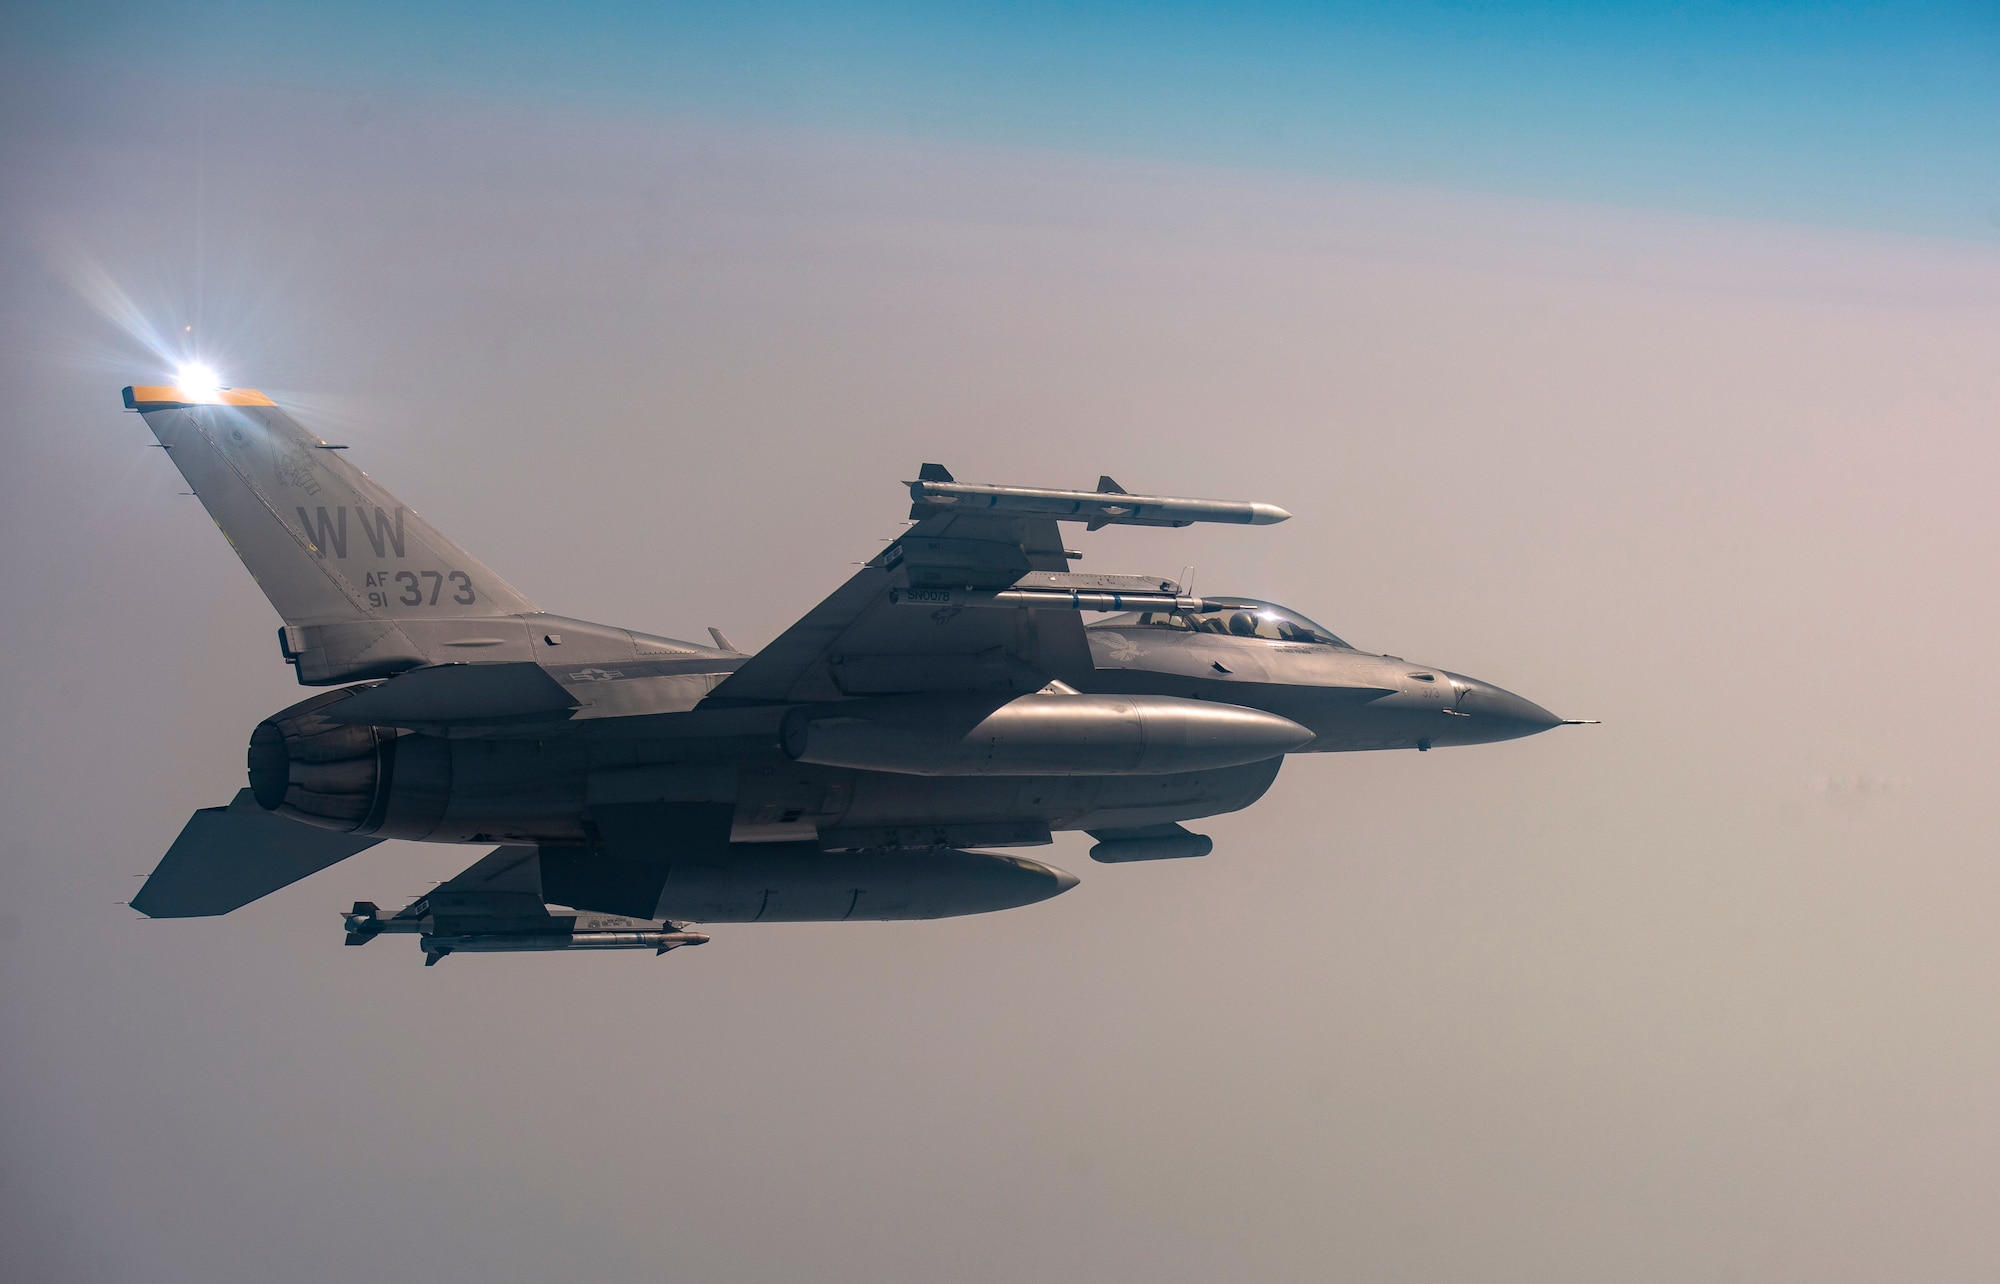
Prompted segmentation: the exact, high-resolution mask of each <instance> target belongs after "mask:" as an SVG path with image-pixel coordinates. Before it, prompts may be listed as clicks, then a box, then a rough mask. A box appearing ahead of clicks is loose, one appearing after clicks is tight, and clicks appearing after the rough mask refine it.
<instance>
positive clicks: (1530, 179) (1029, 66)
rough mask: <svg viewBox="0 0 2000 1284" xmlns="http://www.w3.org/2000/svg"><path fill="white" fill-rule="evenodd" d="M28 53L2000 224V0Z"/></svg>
mask: <svg viewBox="0 0 2000 1284" xmlns="http://www.w3.org/2000/svg"><path fill="white" fill-rule="evenodd" d="M0 21H4V26H0V31H7V32H8V33H9V34H8V38H7V43H8V44H9V45H10V46H11V47H12V48H13V49H14V50H15V56H16V57H17V58H23V59H32V60H33V61H34V62H35V63H36V64H37V65H39V66H41V67H43V68H48V67H55V68H58V69H63V68H68V69H73V70H80V69H86V68H88V69H92V70H95V71H98V72H102V71H105V70H107V69H131V70H133V71H135V72H141V73H143V74H149V75H154V76H160V75H166V76H177V75H185V76H186V77H187V78H188V79H190V80H191V81H197V82H199V81H218V80H219V81H236V82H254V83H264V84H280V85H301V86H308V87H316V88H331V89H343V90H359V91H366V92H409V93H419V94H446V95H475V96H491V97H495V98H502V99H507V100H517V101H518V100H523V99H526V100H530V101H532V100H535V99H547V100H551V101H561V102H565V103H571V104H575V103H584V104H597V105H604V106H609V107H616V108H622V109H627V110H638V111H644V112H657V113H663V114H671V115H683V116H688V115H691V116H697V117H702V118H707V119H721V120H736V121H753V122H758V123H764V124H775V125H804V126H810V127H822V128H835V129H855V130H868V131H884V132H890V133H904V134H916V135H923V136H930V137H939V138H947V139H951V138H960V139H967V140H975V141H981V142H992V143H1003V144H1016V145H1025V146H1036V147H1053V148H1059V149H1071V150H1080V151H1088V152H1103V153H1111V154H1120V155H1133V156H1145V157H1156V158H1162V159H1174V160H1185V161H1192V162H1197V163H1206V164H1222V165H1231V166H1244V167H1252V168H1270V169H1279V170H1291V171H1299V172H1307V173H1316V174H1327V175H1336V176H1344V177H1355V178H1367V179H1378V180H1389V181H1409V182H1418V183H1426V184H1435V185H1439V186H1444V187H1452V188H1464V189H1472V190H1483V191H1500V192H1510V193H1516V194H1525V195H1535V196H1549V197H1557V198H1572V199H1581V200H1589V201H1603V202H1609V203H1614V204H1622V205H1635V206H1642V207H1656V208H1665V209H1676V210H1687V211H1695V212H1701V213H1713V214H1722V215H1735V216H1745V217H1752V218H1770V219H1781V220H1797V221H1802V222H1810V223H1819V224H1826V225H1833V226H1845V227H1862V228H1873V229H1880V230H1889V231H1901V232H1910V233H1918V234H1926V235H1942V236H1951V237H1963V238H1976V239H2000V6H1996V5H1994V4H1992V3H1990V0H1989V2H1988V3H1964V4H1901V5H1883V4H1859V5H1852V4H1851V5H1821V6H1808V5H1797V4H1764V5H1734V6H1725V5H1712V4H1681V5H1649V4H1627V5H1584V4H1538V5H1521V4H1515V5H1470V4H1459V3H1428V4H1427V3H1405V4H1394V5H1384V4H1326V5H1299V4H1274V5H1265V6H1249V5H1212V4H1105V3H1099V4H1048V3H1038V4H1011V5H989V6H963V5H957V6H953V5H926V4H881V3H872V4H846V5H831V4H789V3H749V4H736V5H715V4H708V5H686V4H659V5H618V4H595V5H593V4H580V5H568V6H526V5H509V4H492V5H474V4H445V5H428V6H422V7H420V8H419V7H412V6H405V5H396V4H382V3H352V4H344V5H293V4H269V3H205V4H190V3H181V4H171V3H169V4H160V5H149V6H145V7H143V8H140V7H136V6H131V5H121V4H111V5H102V4H100V5H88V4H75V5H64V6H61V7H52V6H45V7H40V8H35V7H12V8H10V10H9V14H8V16H7V17H6V18H5V19H4V20H0Z"/></svg>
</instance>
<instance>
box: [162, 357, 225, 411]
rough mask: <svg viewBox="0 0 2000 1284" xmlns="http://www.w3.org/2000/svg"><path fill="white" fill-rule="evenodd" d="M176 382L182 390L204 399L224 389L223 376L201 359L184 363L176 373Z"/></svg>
mask: <svg viewBox="0 0 2000 1284" xmlns="http://www.w3.org/2000/svg"><path fill="white" fill-rule="evenodd" d="M174 384H175V385H176V386H177V387H179V388H180V389H181V391H183V392H186V393H189V394H191V395H193V396H194V397H196V398H199V399H201V400H204V401H205V400H208V399H210V398H213V397H214V396H215V395H216V394H217V393H219V392H221V391H222V378H221V376H219V375H217V374H216V373H215V371H214V370H213V369H212V368H210V367H209V366H207V365H205V364H203V363H202V362H199V361H190V362H188V363H186V364H185V365H183V366H182V367H181V368H180V370H179V371H177V372H176V373H175V375H174Z"/></svg>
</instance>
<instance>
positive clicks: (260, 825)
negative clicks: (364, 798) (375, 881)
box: [132, 789, 382, 918]
mask: <svg viewBox="0 0 2000 1284" xmlns="http://www.w3.org/2000/svg"><path fill="white" fill-rule="evenodd" d="M381 841H382V840H381V839H379V838H367V837H363V836H360V835H356V834H342V833H336V832H334V831H333V830H328V829H315V828H313V827H312V826H311V825H302V824H300V823H299V822H298V821H296V820H288V819H286V818H285V817H283V816H280V815H278V814H277V813H275V812H268V811H265V810H264V809H263V808H262V807H259V806H258V805H257V800H256V798H255V797H253V796H252V795H251V792H250V791H249V790H248V789H242V790H238V791H237V794H236V797H235V799H234V800H233V801H232V802H231V803H230V804H229V805H228V806H227V807H205V808H203V809H202V810H200V811H198V812H196V813H195V814H194V815H192V816H190V817H189V818H188V823H187V824H186V825H185V826H183V827H182V829H181V834H180V837H179V838H176V839H175V840H174V845H173V846H172V847H169V848H168V849H167V854H166V855H165V856H164V857H162V858H161V860H160V864H159V867H158V868H156V869H155V870H154V871H153V874H152V877H150V878H148V879H147V880H146V885H145V886H144V887H141V888H140V889H139V894H138V895H137V896H134V897H133V898H132V908H133V909H135V910H138V911H139V912H140V913H141V914H144V915H145V916H146V917H148V918H204V917H207V916H209V915H212V914H227V913H228V912H229V911H231V910H233V909H239V908H241V907H242V906H245V905H248V904H249V903H250V902H251V901H254V900H256V899H257V898H259V897H261V896H268V895H270V894H271V893H272V892H275V891H277V890H278V889H279V888H281V887H289V886H291V885H292V884H293V883H296V882H298V881H299V880H300V879H301V878H304V877H305V876H306V875H308V874H316V873H318V872H319V871H320V870H323V869H325V868H326V867H327V866H329V865H332V864H334V863H336V862H338V861H343V860H346V859H347V858H348V857H349V856H352V855H354V853H356V852H359V851H365V850H367V849H368V848H370V847H373V846H374V845H375V844H377V843H379V842H381Z"/></svg>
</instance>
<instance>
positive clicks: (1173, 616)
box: [1090, 597, 1354, 651]
mask: <svg viewBox="0 0 2000 1284" xmlns="http://www.w3.org/2000/svg"><path fill="white" fill-rule="evenodd" d="M1205 605H1207V606H1208V608H1209V609H1208V610H1205V611H1169V610H1158V611H1128V612H1126V613H1125V614H1124V615H1114V616H1112V617H1111V618H1110V619H1108V620H1104V621H1102V622H1101V623H1097V624H1093V625H1091V626H1090V627H1091V628H1093V629H1179V630H1181V631H1182V632H1186V633H1226V634H1231V635H1233V636H1235V637H1239V638H1264V639H1266V640H1267V641H1271V642H1303V643H1307V644H1310V645H1312V646H1337V647H1341V648H1344V649H1346V650H1349V651H1351V650H1353V649H1354V648H1353V647H1350V646H1348V645H1347V643H1345V642H1343V641H1341V640H1340V639H1339V638H1337V637H1335V636H1334V635H1333V634H1332V633H1331V632H1329V631H1328V630H1326V629H1323V628H1321V627H1320V626H1319V625H1317V624H1314V623H1313V622H1312V621H1311V620H1308V619H1307V618H1306V617H1305V616H1303V615H1300V614H1299V613H1298V612H1297V611H1290V610H1287V609H1285V608H1284V607H1282V606H1279V605H1277V604H1276V603H1274V602H1259V601H1257V600H1256V599H1255V598H1248V597H1236V598H1227V599H1221V600H1216V599H1211V600H1209V601H1208V602H1207V603H1206V604H1205Z"/></svg>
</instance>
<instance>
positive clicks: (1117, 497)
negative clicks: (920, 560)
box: [904, 464, 1291, 530]
mask: <svg viewBox="0 0 2000 1284" xmlns="http://www.w3.org/2000/svg"><path fill="white" fill-rule="evenodd" d="M1097 484H1098V488H1097V489H1096V490H1051V489H1045V488H1041V487H1031V486H981V485H975V484H972V483H969V482H961V481H957V480H955V479H954V478H953V477H952V475H951V473H950V472H949V471H947V470H946V469H945V467H944V466H943V465H941V464H925V465H924V466H923V468H922V469H920V470H919V471H918V473H917V479H916V480H915V481H910V482H905V483H904V485H906V486H908V487H909V488H910V504H911V507H910V516H911V517H913V518H923V517H928V516H931V515H933V514H935V513H940V512H947V511H953V510H958V509H966V510H985V511H993V512H1005V513H1033V514H1037V515H1039V516H1044V517H1053V518H1055V519H1056V520H1057V521H1068V522H1087V523H1088V524H1089V525H1090V528H1091V529H1092V530H1096V529H1098V528H1099V527H1102V526H1114V525H1123V526H1190V525H1193V524H1194V523H1195V522H1221V523H1224V524H1227V525H1235V526H1273V525H1276V524H1277V523H1279V522H1282V521H1286V520H1289V519H1290V517H1291V514H1290V513H1289V512H1287V511H1285V510H1284V509H1282V508H1279V507H1278V506H1277V505H1276V504H1257V503H1249V502H1246V501H1244V500H1235V499H1190V498H1182V497H1178V496H1171V495H1133V494H1129V493H1127V492H1126V491H1124V490H1122V489H1120V488H1119V487H1118V483H1117V482H1115V481H1113V480H1112V479H1111V478H1110V477H1109V476H1101V477H1099V478H1098V483H1097Z"/></svg>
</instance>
